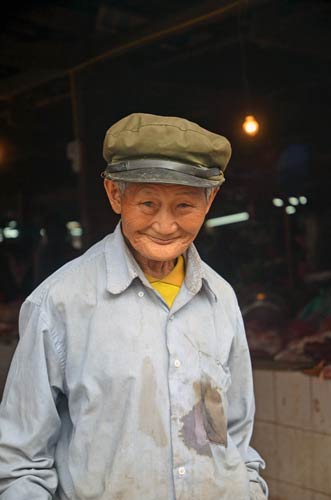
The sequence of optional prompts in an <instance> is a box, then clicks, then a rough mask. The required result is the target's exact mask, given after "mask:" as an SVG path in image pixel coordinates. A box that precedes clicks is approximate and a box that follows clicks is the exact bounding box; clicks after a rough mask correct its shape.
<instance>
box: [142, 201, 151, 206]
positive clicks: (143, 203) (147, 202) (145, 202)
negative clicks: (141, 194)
mask: <svg viewBox="0 0 331 500" xmlns="http://www.w3.org/2000/svg"><path fill="white" fill-rule="evenodd" d="M142 205H144V207H152V206H153V202H152V201H143V202H142Z"/></svg>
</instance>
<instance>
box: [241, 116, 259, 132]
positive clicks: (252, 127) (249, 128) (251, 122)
mask: <svg viewBox="0 0 331 500" xmlns="http://www.w3.org/2000/svg"><path fill="white" fill-rule="evenodd" d="M242 127H243V130H244V132H245V134H247V135H250V136H252V137H253V136H254V135H256V134H257V133H258V131H259V128H260V125H259V123H258V121H257V120H256V119H255V117H254V116H253V115H247V116H246V118H245V121H244V123H243V125H242Z"/></svg>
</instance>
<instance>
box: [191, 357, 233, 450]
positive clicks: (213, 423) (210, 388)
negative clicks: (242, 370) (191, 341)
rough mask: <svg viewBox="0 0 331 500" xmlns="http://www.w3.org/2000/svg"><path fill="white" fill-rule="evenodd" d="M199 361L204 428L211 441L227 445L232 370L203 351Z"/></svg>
mask: <svg viewBox="0 0 331 500" xmlns="http://www.w3.org/2000/svg"><path fill="white" fill-rule="evenodd" d="M199 363H200V391H201V410H202V417H203V423H204V428H205V431H206V434H207V437H208V439H209V441H210V442H211V443H216V444H219V445H223V446H225V447H227V444H228V440H227V398H226V392H227V390H228V388H229V386H230V384H231V375H230V370H229V368H228V367H226V366H223V365H222V363H221V362H220V361H219V360H218V359H217V358H215V357H214V356H212V355H210V354H208V353H205V352H203V351H199Z"/></svg>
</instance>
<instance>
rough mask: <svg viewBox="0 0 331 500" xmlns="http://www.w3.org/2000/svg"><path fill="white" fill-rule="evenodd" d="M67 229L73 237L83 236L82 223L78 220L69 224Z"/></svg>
mask: <svg viewBox="0 0 331 500" xmlns="http://www.w3.org/2000/svg"><path fill="white" fill-rule="evenodd" d="M67 228H68V230H69V232H70V234H71V236H82V234H83V229H82V227H81V225H80V223H79V222H78V221H76V220H71V221H69V222H67Z"/></svg>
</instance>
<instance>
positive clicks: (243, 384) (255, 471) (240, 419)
mask: <svg viewBox="0 0 331 500" xmlns="http://www.w3.org/2000/svg"><path fill="white" fill-rule="evenodd" d="M229 367H230V372H231V379H232V383H231V386H230V388H229V391H228V401H229V410H228V431H229V434H230V436H231V438H232V440H233V441H234V443H235V444H236V446H237V448H238V450H239V452H240V454H241V456H242V457H243V459H244V461H245V463H246V467H247V471H248V476H249V481H250V494H251V500H262V499H265V498H267V497H268V488H267V485H266V483H265V481H264V480H263V479H262V477H261V476H260V474H259V470H260V468H263V469H264V467H265V463H264V461H263V460H262V458H261V457H260V455H259V454H258V453H257V452H256V451H255V450H254V449H253V448H251V447H250V446H249V443H250V440H251V436H252V432H253V424H254V413H255V401H254V392H253V378H252V368H251V359H250V354H249V350H248V345H247V340H246V334H245V329H244V325H243V320H242V316H241V312H240V310H239V306H238V304H237V305H236V335H235V337H234V341H233V345H232V348H231V353H230V360H229Z"/></svg>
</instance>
